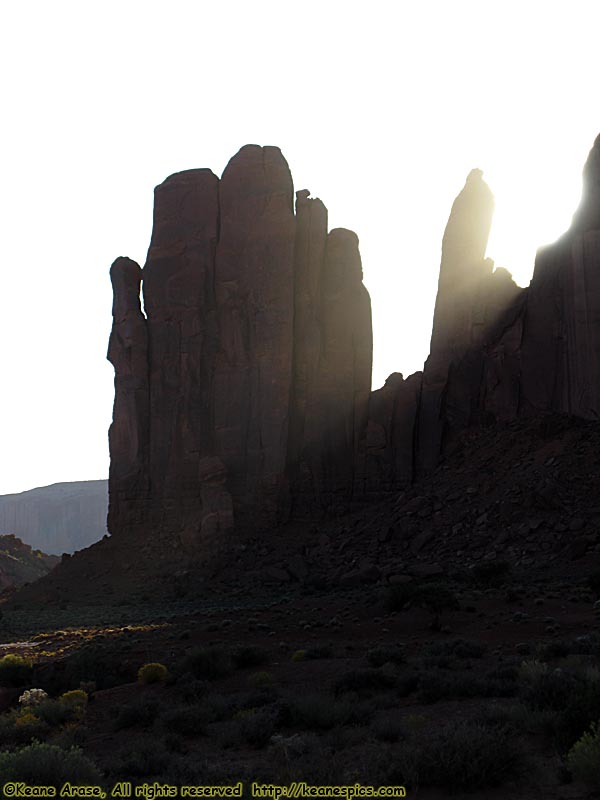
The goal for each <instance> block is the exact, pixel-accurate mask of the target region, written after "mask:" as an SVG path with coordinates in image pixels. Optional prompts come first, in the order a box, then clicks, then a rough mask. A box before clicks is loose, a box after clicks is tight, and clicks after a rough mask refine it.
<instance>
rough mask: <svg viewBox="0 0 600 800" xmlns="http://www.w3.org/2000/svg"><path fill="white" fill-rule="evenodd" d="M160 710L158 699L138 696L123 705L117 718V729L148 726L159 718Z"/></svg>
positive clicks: (115, 723)
mask: <svg viewBox="0 0 600 800" xmlns="http://www.w3.org/2000/svg"><path fill="white" fill-rule="evenodd" d="M159 711H160V704H159V703H158V700H156V699H155V698H153V697H138V698H136V699H135V700H132V701H131V702H129V703H126V704H125V705H123V706H121V707H120V709H119V712H118V714H117V716H116V718H115V722H114V727H115V730H117V731H118V730H122V729H123V728H133V727H136V726H139V727H141V728H148V727H150V726H151V725H152V724H153V723H154V720H155V719H156V718H157V716H158V714H159Z"/></svg>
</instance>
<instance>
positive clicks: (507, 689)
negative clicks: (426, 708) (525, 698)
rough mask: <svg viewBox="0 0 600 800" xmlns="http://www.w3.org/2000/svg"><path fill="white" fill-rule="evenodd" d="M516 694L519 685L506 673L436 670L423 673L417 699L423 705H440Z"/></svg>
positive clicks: (420, 677)
mask: <svg viewBox="0 0 600 800" xmlns="http://www.w3.org/2000/svg"><path fill="white" fill-rule="evenodd" d="M516 692H517V684H516V682H514V681H511V679H510V677H509V676H508V675H507V676H505V675H504V674H503V673H502V672H498V671H493V672H490V673H488V674H487V675H486V676H481V677H477V676H476V675H473V673H472V672H471V671H466V670H461V671H444V672H440V671H439V670H435V671H427V672H421V674H420V676H419V687H418V694H417V698H418V700H419V702H421V703H437V702H439V701H440V700H451V699H454V698H459V697H512V696H513V695H514V694H516Z"/></svg>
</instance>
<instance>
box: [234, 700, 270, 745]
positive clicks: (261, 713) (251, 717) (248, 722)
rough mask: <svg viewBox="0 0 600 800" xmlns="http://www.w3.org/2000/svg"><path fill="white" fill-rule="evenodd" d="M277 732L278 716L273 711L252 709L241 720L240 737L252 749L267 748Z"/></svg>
mask: <svg viewBox="0 0 600 800" xmlns="http://www.w3.org/2000/svg"><path fill="white" fill-rule="evenodd" d="M275 730H276V714H274V713H273V711H272V710H271V709H268V708H261V709H251V710H250V711H249V713H246V714H245V715H243V716H242V717H241V718H240V736H241V738H242V739H243V741H244V742H246V744H249V745H250V746H251V747H256V748H257V749H260V748H263V747H266V745H268V744H269V742H270V741H271V736H273V734H274V733H275Z"/></svg>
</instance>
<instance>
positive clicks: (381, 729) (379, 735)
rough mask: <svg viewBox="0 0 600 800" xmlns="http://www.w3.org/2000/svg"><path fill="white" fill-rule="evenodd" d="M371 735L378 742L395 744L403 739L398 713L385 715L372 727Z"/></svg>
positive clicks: (402, 729)
mask: <svg viewBox="0 0 600 800" xmlns="http://www.w3.org/2000/svg"><path fill="white" fill-rule="evenodd" d="M372 729H373V734H374V735H375V738H376V739H377V740H378V741H380V742H397V741H398V740H399V739H401V738H402V737H403V734H404V728H403V726H402V718H401V716H400V715H399V714H398V713H391V714H385V715H384V716H382V717H379V718H378V719H377V720H375V722H374V723H373V725H372Z"/></svg>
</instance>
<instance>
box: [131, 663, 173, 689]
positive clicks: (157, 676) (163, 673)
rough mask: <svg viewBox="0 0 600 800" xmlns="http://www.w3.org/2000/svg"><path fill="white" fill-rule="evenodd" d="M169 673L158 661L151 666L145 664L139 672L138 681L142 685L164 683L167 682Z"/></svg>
mask: <svg viewBox="0 0 600 800" xmlns="http://www.w3.org/2000/svg"><path fill="white" fill-rule="evenodd" d="M168 675H169V672H168V670H167V668H166V667H165V665H164V664H159V663H158V662H156V661H153V662H151V663H150V664H144V666H143V667H140V668H139V670H138V674H137V676H138V681H139V682H140V683H145V684H150V683H164V682H165V681H166V680H167V677H168Z"/></svg>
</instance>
